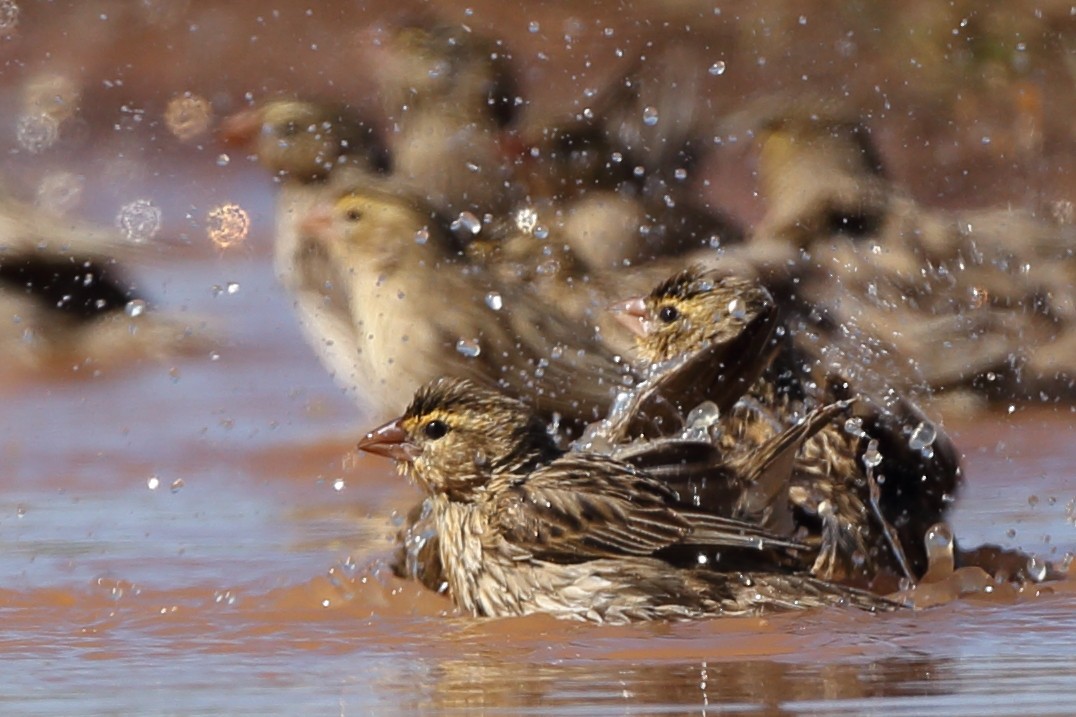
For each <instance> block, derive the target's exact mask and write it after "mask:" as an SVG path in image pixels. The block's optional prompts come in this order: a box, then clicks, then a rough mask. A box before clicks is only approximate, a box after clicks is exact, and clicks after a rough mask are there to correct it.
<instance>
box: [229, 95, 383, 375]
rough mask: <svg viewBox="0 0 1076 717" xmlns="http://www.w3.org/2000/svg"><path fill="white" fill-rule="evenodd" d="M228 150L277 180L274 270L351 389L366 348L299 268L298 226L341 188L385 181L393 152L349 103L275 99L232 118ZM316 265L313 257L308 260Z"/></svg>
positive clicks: (320, 285)
mask: <svg viewBox="0 0 1076 717" xmlns="http://www.w3.org/2000/svg"><path fill="white" fill-rule="evenodd" d="M218 134H219V137H220V138H221V140H222V141H223V142H224V143H225V144H229V145H235V146H241V147H245V148H247V149H248V150H249V151H250V152H251V153H252V154H253V155H254V156H255V157H256V158H257V160H258V162H259V163H260V164H261V165H262V166H263V167H264V168H265V169H267V170H269V172H270V173H271V175H272V177H273V181H274V182H276V184H277V188H276V197H275V221H274V227H273V265H274V270H275V272H276V275H277V278H278V280H279V281H280V283H281V285H282V286H283V287H284V288H285V289H286V290H287V291H288V292H289V293H290V295H291V296H292V297H293V300H294V307H295V311H296V315H297V318H298V320H299V325H300V327H301V328H302V330H303V334H304V336H305V338H306V339H307V342H308V343H309V344H310V345H311V347H313V348H314V350H315V352H316V353H317V355H318V357H319V358H320V359H321V361H322V363H323V364H324V365H325V366H326V368H327V369H328V370H329V371H330V373H332V374H333V375H334V376H336V377H337V379H338V381H339V382H340V383H341V384H342V385H343V386H344V387H345V388H351V389H352V390H353V389H354V387H353V386H351V385H350V384H349V377H352V376H354V375H355V374H356V372H357V371H358V369H357V367H356V359H355V356H356V354H357V346H358V343H359V339H358V336H357V335H356V334H355V330H354V327H353V326H351V325H350V324H349V323H348V322H347V321H346V320H344V319H345V318H346V317H343V316H341V315H340V314H339V313H337V312H334V311H332V310H330V307H331V299H330V298H329V297H328V294H329V293H330V289H329V288H327V287H326V286H325V285H324V280H318V279H316V278H315V279H313V280H311V281H306V280H305V279H307V278H309V277H310V275H309V273H306V274H301V273H300V272H299V271H298V270H297V263H298V262H299V261H300V260H299V258H298V252H299V251H300V248H301V244H300V238H299V220H300V218H301V217H303V216H304V215H305V213H306V212H308V211H309V210H310V208H311V207H313V206H316V205H317V203H318V202H319V201H325V200H326V198H327V197H333V196H335V193H336V192H338V191H339V189H340V188H341V187H346V186H349V185H350V184H353V183H356V182H364V181H370V180H373V179H377V178H379V177H383V176H385V175H386V174H387V173H388V172H389V171H390V167H391V164H390V162H391V159H390V156H389V152H388V148H387V147H386V146H385V144H384V143H383V141H382V139H381V137H380V134H379V131H378V126H377V123H376V121H374V120H373V119H372V118H370V117H368V116H364V115H362V114H361V113H359V112H358V111H356V110H355V109H353V108H351V107H348V106H346V105H341V104H338V103H332V102H322V101H316V100H304V99H294V98H287V97H276V98H271V99H268V100H266V101H264V102H261V103H259V104H257V105H255V106H253V107H250V108H248V109H245V110H242V111H239V112H236V113H234V114H232V115H231V116H229V117H228V118H226V119H225V121H224V122H223V123H222V125H221V127H220V130H219V133H218ZM306 263H307V264H309V257H308V258H307V260H306Z"/></svg>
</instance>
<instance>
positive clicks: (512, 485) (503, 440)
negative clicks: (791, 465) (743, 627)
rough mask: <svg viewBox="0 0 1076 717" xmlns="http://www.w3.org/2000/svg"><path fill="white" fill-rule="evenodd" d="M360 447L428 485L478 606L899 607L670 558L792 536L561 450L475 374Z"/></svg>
mask: <svg viewBox="0 0 1076 717" xmlns="http://www.w3.org/2000/svg"><path fill="white" fill-rule="evenodd" d="M358 447H359V449H360V450H364V451H367V452H371V453H375V454H380V455H384V456H387V457H390V458H393V459H395V460H396V462H397V468H398V469H399V470H400V471H401V472H402V473H404V474H406V475H408V476H409V477H410V478H411V479H413V480H414V481H415V483H417V484H418V485H419V486H420V487H421V488H422V489H423V490H424V491H425V492H426V493H427V495H428V496H429V498H430V501H431V504H432V510H431V512H432V515H433V518H434V521H435V523H436V526H437V534H438V544H439V555H440V558H441V562H442V564H443V566H444V571H445V578H446V582H447V583H448V592H449V595H450V596H451V597H452V599H453V600H454V602H455V603H456V605H457V606H458V607H459V608H460V609H461V610H463V611H464V612H467V613H469V614H471V615H474V616H482V617H508V616H518V615H528V614H533V613H546V614H550V615H553V616H555V617H558V618H562V619H574V620H588V621H594V622H602V623H613V624H616V623H625V622H632V621H642V620H655V619H692V618H701V617H708V616H717V615H744V614H750V615H755V614H763V613H768V612H772V611H777V610H789V609H802V608H808V607H819V606H828V605H851V606H854V607H858V608H861V609H865V610H886V609H894V608H896V607H897V604H896V603H893V602H891V601H889V600H887V599H885V598H882V597H880V596H876V595H873V594H871V593H867V592H863V591H857V590H852V589H849V588H845V587H841V586H838V585H835V584H832V583H829V582H826V581H823V580H819V579H817V578H814V577H811V576H809V575H805V574H800V573H795V572H790V571H783V570H781V569H780V568H779V567H777V566H773V567H771V566H769V565H766V564H765V563H764V562H762V561H761V560H759V561H758V562H750V561H749V562H747V563H745V566H744V567H743V568H742V569H730V570H729V571H728V572H722V571H716V570H710V569H702V568H682V567H677V566H675V565H673V564H672V563H670V562H668V561H666V560H664V559H663V557H662V556H663V554H664V553H665V552H666V551H669V550H674V549H676V548H679V547H683V546H700V547H707V548H714V547H718V546H720V547H723V548H742V549H746V550H748V551H753V552H755V553H757V554H758V555H762V554H763V551H762V550H759V549H758V548H763V549H767V548H774V549H778V550H780V549H795V545H790V544H788V543H787V542H786V541H784V540H782V539H779V538H772V537H770V536H768V535H767V534H766V533H765V532H764V531H761V530H760V529H759V528H758V527H757V526H756V525H753V524H751V523H747V522H742V521H737V520H733V519H730V518H723V517H719V516H715V515H713V514H710V513H706V512H704V511H700V510H690V509H688V508H685V507H683V506H682V505H680V504H679V503H678V502H677V501H678V497H677V496H676V494H675V493H673V492H672V491H671V490H669V489H668V488H667V487H666V486H664V485H663V484H662V483H661V482H660V481H656V480H654V479H652V478H650V477H649V476H648V475H647V474H646V472H645V471H642V470H640V469H637V468H635V467H634V466H632V465H631V464H628V463H625V462H622V461H617V460H615V459H612V458H609V457H607V456H602V455H598V454H589V453H581V452H568V453H564V452H563V451H561V450H560V449H559V448H558V447H557V445H556V443H555V441H554V439H553V437H552V436H551V434H550V433H549V431H548V428H547V426H546V424H545V422H544V421H543V420H542V419H541V418H540V417H539V416H538V415H537V414H535V413H534V412H533V411H532V410H531V409H530V408H529V407H528V406H526V405H525V404H523V403H522V402H520V401H518V400H516V399H513V398H511V397H508V396H505V395H504V394H502V393H500V392H497V391H494V390H490V389H487V388H484V387H481V386H479V385H477V384H475V383H473V382H471V381H468V380H466V379H450V378H440V379H436V380H434V381H433V382H431V383H429V384H426V385H425V386H423V387H422V388H420V389H419V390H418V392H417V393H416V394H415V397H414V399H413V400H412V402H411V404H410V406H409V407H408V408H407V410H406V411H405V412H404V414H403V415H402V416H401V417H400V418H398V419H396V420H394V421H391V422H389V423H387V424H385V425H383V426H381V427H379V428H377V429H375V430H374V431H371V432H370V433H368V434H367V435H366V436H365V437H364V438H363V439H362V440H361V441H360V442H359V446H358ZM748 566H749V567H748Z"/></svg>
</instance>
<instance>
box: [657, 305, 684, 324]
mask: <svg viewBox="0 0 1076 717" xmlns="http://www.w3.org/2000/svg"><path fill="white" fill-rule="evenodd" d="M658 318H659V319H661V320H662V321H664V322H665V323H667V324H671V323H672V322H673V321H676V320H677V319H679V318H680V311H679V309H677V308H676V307H675V306H662V307H661V311H659V312H658Z"/></svg>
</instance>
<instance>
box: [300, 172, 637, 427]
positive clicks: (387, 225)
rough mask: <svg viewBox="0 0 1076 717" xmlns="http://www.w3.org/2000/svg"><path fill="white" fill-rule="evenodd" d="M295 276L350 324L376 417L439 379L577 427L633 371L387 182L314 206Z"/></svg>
mask: <svg viewBox="0 0 1076 717" xmlns="http://www.w3.org/2000/svg"><path fill="white" fill-rule="evenodd" d="M296 266H297V273H298V274H299V276H300V277H301V278H300V280H301V281H303V282H304V283H306V284H308V285H314V286H319V287H324V288H323V291H324V292H325V295H326V302H325V304H324V309H325V311H327V312H329V313H331V314H332V315H333V316H335V317H337V319H338V321H339V322H340V323H341V324H345V325H348V326H350V327H352V330H353V331H354V337H355V339H354V340H355V343H354V345H353V346H352V347H350V349H351V350H352V351H354V352H355V354H354V355H355V356H357V359H356V363H355V365H356V371H357V373H356V374H355V375H353V376H348V377H346V381H347V382H348V383H350V384H353V385H361V386H362V392H363V395H364V397H367V398H368V399H369V400H370V401H371V403H372V405H373V408H374V409H375V411H376V412H378V413H385V412H387V411H388V410H391V407H392V406H393V405H395V404H398V402H399V396H400V395H401V394H404V395H407V394H409V393H411V392H412V391H414V389H415V388H416V387H417V386H418V385H420V384H422V383H424V382H426V381H428V380H430V379H431V378H433V377H434V376H437V375H441V374H447V375H452V376H459V377H467V378H471V379H473V380H475V381H478V382H480V383H484V384H486V385H496V386H500V387H502V388H503V389H504V390H506V391H508V392H510V393H511V394H512V395H516V396H520V397H523V398H525V399H526V400H527V401H528V402H529V403H530V404H531V405H533V406H534V407H535V408H536V409H537V410H538V411H539V412H540V413H541V414H542V415H544V416H545V417H547V418H549V419H553V418H555V417H557V418H559V419H561V420H562V422H563V425H564V426H566V427H570V426H573V425H574V426H579V425H581V424H582V423H585V422H587V421H591V420H594V419H595V418H597V417H599V416H600V415H602V414H603V413H604V411H605V410H606V408H607V407H608V404H609V402H610V401H611V399H612V395H613V392H614V390H615V389H616V388H617V387H619V386H622V385H624V383H625V382H626V381H630V380H631V372H630V369H629V368H628V367H627V366H626V365H625V364H624V363H623V362H622V361H620V360H619V359H618V357H617V356H616V355H614V354H613V353H612V352H611V351H610V350H609V349H608V348H607V347H606V346H605V345H604V344H603V342H602V341H601V340H600V338H599V337H598V336H597V335H596V334H595V331H594V328H593V326H588V325H586V324H584V323H580V322H576V321H573V320H572V319H570V318H569V317H567V316H565V315H564V314H563V313H561V311H560V310H559V309H558V307H556V306H555V305H552V304H547V303H545V302H543V301H541V300H539V299H537V298H536V297H535V296H534V295H533V294H531V293H529V292H528V291H526V290H525V288H523V287H520V286H518V285H515V284H511V283H506V282H501V281H499V280H498V279H497V277H496V276H493V275H491V274H490V273H489V272H487V271H486V270H485V269H483V267H481V266H477V265H475V264H473V263H472V262H469V261H467V260H466V259H465V257H464V255H463V250H462V247H461V246H460V244H459V243H458V242H457V241H456V240H455V238H454V237H453V235H452V234H451V233H450V232H449V231H448V229H447V227H446V223H445V220H444V219H443V218H442V217H441V216H440V215H439V214H438V213H437V212H436V211H435V210H433V209H432V208H431V207H430V206H429V205H428V204H426V203H425V202H424V201H423V200H421V199H418V198H413V197H409V196H407V195H406V194H404V193H402V192H400V191H398V190H395V189H390V188H388V187H385V188H383V189H382V188H373V187H366V188H355V189H354V190H352V191H349V192H346V193H344V194H342V195H339V196H338V197H336V199H335V202H334V203H332V204H325V205H323V206H321V207H319V208H317V209H316V210H314V211H312V212H311V214H310V215H309V216H308V217H307V220H306V222H305V224H304V234H303V241H302V244H301V246H300V247H299V248H298V249H297V255H296Z"/></svg>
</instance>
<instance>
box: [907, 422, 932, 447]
mask: <svg viewBox="0 0 1076 717" xmlns="http://www.w3.org/2000/svg"><path fill="white" fill-rule="evenodd" d="M937 437H938V430H937V429H936V428H935V427H934V424H933V423H931V422H930V421H920V423H919V425H918V426H916V427H915V428H914V429H913V430H912V435H911V436H910V437H909V438H908V447H909V448H911V449H912V450H913V451H922V450H923V449H924V448H927V447H928V446H931V445H933V443H934V439H935V438H937Z"/></svg>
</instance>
